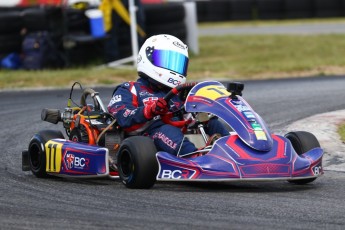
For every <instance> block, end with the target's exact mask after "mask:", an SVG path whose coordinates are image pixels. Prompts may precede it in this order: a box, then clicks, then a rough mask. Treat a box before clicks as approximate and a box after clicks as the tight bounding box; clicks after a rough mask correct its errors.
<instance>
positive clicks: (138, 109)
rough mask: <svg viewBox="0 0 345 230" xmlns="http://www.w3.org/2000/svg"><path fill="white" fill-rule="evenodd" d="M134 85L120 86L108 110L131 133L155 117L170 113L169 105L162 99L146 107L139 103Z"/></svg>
mask: <svg viewBox="0 0 345 230" xmlns="http://www.w3.org/2000/svg"><path fill="white" fill-rule="evenodd" d="M133 87H134V83H125V84H122V85H121V86H119V87H118V88H117V89H116V91H115V92H114V95H113V97H112V99H111V101H110V102H109V105H108V110H109V112H110V113H111V114H113V115H114V116H115V117H116V119H117V122H118V124H119V125H120V126H121V127H122V128H125V129H126V128H127V129H129V130H130V131H133V130H136V129H138V128H140V127H141V126H143V125H144V124H145V123H146V122H147V121H149V120H151V119H152V118H153V117H154V116H156V115H160V114H164V113H166V112H167V111H168V108H167V103H166V102H165V100H163V99H162V98H158V100H156V101H152V102H151V103H149V104H147V105H144V104H143V103H142V102H140V101H138V99H137V95H136V94H135V91H134V90H132V89H133Z"/></svg>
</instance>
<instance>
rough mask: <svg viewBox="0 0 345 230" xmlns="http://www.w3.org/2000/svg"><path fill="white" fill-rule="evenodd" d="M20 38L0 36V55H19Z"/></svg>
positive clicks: (11, 35) (16, 36)
mask: <svg viewBox="0 0 345 230" xmlns="http://www.w3.org/2000/svg"><path fill="white" fill-rule="evenodd" d="M21 48H22V37H21V36H20V35H19V33H18V34H8V35H7V34H6V35H0V54H9V53H12V52H17V53H20V51H21Z"/></svg>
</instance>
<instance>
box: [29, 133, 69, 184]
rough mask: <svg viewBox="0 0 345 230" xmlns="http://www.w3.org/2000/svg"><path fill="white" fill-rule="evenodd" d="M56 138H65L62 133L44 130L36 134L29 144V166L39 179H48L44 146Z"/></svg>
mask: <svg viewBox="0 0 345 230" xmlns="http://www.w3.org/2000/svg"><path fill="white" fill-rule="evenodd" d="M55 138H62V139H63V138H64V136H63V135H62V133H61V132H60V131H56V130H42V131H40V132H39V133H37V134H35V135H34V136H33V137H32V138H31V141H30V143H29V148H28V152H29V154H28V155H29V156H28V158H29V165H30V169H31V171H32V173H33V174H34V175H35V176H36V177H39V178H45V177H48V174H47V173H46V153H45V148H44V145H45V144H46V143H47V141H49V140H51V139H55Z"/></svg>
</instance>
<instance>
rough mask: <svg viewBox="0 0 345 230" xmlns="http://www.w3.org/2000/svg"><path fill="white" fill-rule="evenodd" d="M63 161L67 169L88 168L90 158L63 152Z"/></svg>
mask: <svg viewBox="0 0 345 230" xmlns="http://www.w3.org/2000/svg"><path fill="white" fill-rule="evenodd" d="M64 161H65V165H66V166H67V168H68V169H88V168H89V163H90V159H88V158H85V157H78V156H76V155H75V154H73V153H68V152H67V153H66V154H65V157H64Z"/></svg>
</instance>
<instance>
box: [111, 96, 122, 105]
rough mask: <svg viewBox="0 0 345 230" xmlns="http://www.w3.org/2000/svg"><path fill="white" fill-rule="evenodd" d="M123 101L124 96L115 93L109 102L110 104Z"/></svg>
mask: <svg viewBox="0 0 345 230" xmlns="http://www.w3.org/2000/svg"><path fill="white" fill-rule="evenodd" d="M120 101H122V96H121V95H115V96H114V97H112V98H111V100H110V102H109V106H111V105H113V104H115V103H117V102H120Z"/></svg>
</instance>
